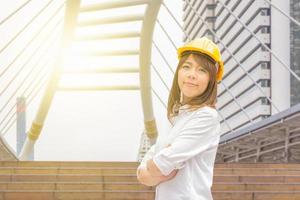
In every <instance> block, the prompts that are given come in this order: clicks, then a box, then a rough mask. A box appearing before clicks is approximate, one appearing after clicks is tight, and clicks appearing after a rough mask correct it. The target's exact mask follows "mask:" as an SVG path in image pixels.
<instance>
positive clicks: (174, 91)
mask: <svg viewBox="0 0 300 200" xmlns="http://www.w3.org/2000/svg"><path fill="white" fill-rule="evenodd" d="M191 54H193V55H194V58H195V60H196V62H197V63H198V64H199V65H201V66H202V67H203V68H204V69H206V70H207V71H208V73H209V83H208V85H207V88H206V90H205V91H204V92H203V93H202V94H200V95H199V96H197V97H195V98H193V99H191V100H190V101H189V102H188V104H189V105H191V107H190V108H189V110H196V109H198V108H200V107H203V106H210V107H212V108H215V104H216V99H217V67H216V63H215V61H214V60H213V59H212V58H210V57H208V56H207V55H205V54H202V53H200V52H195V51H186V52H184V53H183V54H182V56H181V58H180V60H179V62H178V65H177V69H176V71H175V74H174V78H173V84H172V88H171V91H170V94H169V99H168V108H167V117H168V119H169V121H170V122H171V123H172V118H173V117H175V116H177V115H178V109H179V107H180V106H182V104H181V103H182V102H180V93H181V91H180V88H179V85H178V71H179V69H180V67H181V66H182V64H183V63H184V62H185V61H186V59H187V58H188V57H189V56H190V55H191Z"/></svg>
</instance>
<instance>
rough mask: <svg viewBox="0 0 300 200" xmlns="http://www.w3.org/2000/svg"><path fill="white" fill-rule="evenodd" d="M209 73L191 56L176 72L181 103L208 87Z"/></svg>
mask: <svg viewBox="0 0 300 200" xmlns="http://www.w3.org/2000/svg"><path fill="white" fill-rule="evenodd" d="M208 82H209V73H208V71H207V70H205V69H204V68H203V67H202V66H201V65H199V64H198V63H197V62H196V60H195V58H194V55H193V54H191V55H189V56H188V58H187V59H186V60H185V62H184V63H183V64H182V65H181V66H180V68H179V70H178V85H179V88H180V90H181V91H182V93H183V103H186V102H187V101H189V100H191V99H192V98H194V97H196V96H199V95H200V94H202V93H203V92H204V91H205V89H206V88H207V86H208Z"/></svg>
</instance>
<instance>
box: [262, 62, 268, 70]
mask: <svg viewBox="0 0 300 200" xmlns="http://www.w3.org/2000/svg"><path fill="white" fill-rule="evenodd" d="M260 66H261V68H262V69H270V63H269V62H262V63H261V64H260Z"/></svg>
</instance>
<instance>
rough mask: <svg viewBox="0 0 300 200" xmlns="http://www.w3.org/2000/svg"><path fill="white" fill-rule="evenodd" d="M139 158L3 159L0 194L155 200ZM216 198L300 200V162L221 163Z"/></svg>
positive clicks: (46, 199)
mask: <svg viewBox="0 0 300 200" xmlns="http://www.w3.org/2000/svg"><path fill="white" fill-rule="evenodd" d="M137 165H138V163H135V162H30V161H22V162H16V161H2V162H0V200H1V199H5V200H10V199H21V200H26V199H30V200H35V199H39V200H40V199H42V200H56V199H99V200H104V199H107V200H117V199H131V200H146V199H147V200H150V199H154V195H155V194H154V187H146V186H143V185H141V184H139V183H138V182H137V179H136V175H135V173H136V167H137ZM212 189H213V196H214V200H300V164H238V163H236V164H216V165H215V174H214V185H213V188H212Z"/></svg>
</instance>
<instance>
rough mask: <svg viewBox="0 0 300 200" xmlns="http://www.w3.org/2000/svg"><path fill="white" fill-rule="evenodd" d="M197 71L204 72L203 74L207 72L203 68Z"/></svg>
mask: <svg viewBox="0 0 300 200" xmlns="http://www.w3.org/2000/svg"><path fill="white" fill-rule="evenodd" d="M198 70H199V71H201V72H205V73H206V72H207V71H206V69H204V68H202V67H199V69H198Z"/></svg>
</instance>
